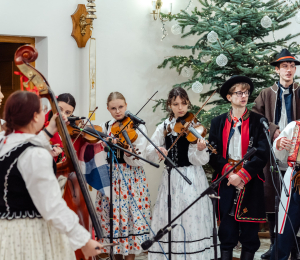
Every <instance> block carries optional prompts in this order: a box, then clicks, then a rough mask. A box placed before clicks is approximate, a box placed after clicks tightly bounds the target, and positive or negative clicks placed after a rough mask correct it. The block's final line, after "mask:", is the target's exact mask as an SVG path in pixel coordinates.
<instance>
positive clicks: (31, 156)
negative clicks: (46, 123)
mask: <svg viewBox="0 0 300 260" xmlns="http://www.w3.org/2000/svg"><path fill="white" fill-rule="evenodd" d="M3 138H5V139H6V141H5V144H4V142H1V145H0V157H2V156H3V155H5V154H6V153H7V152H9V151H10V150H11V149H13V148H14V147H16V146H18V145H20V144H22V143H24V142H27V141H30V142H31V143H32V144H35V145H37V146H39V147H32V146H31V147H28V148H27V149H26V150H25V151H24V152H23V153H22V154H21V155H20V156H19V159H18V162H17V167H18V170H19V171H20V173H21V175H22V177H23V180H24V182H25V184H26V187H27V190H28V192H29V194H30V196H31V198H32V201H33V203H34V205H35V206H36V208H37V210H38V211H39V212H40V214H41V215H42V217H43V218H44V219H45V220H46V221H48V222H50V223H51V224H52V225H53V227H54V228H56V229H57V230H58V231H60V232H61V233H64V234H66V235H67V236H68V238H69V241H70V244H71V247H72V249H73V250H74V251H75V250H77V249H79V248H81V247H82V246H84V245H85V244H86V243H87V242H88V240H89V239H90V238H91V235H90V233H89V232H88V231H87V230H86V229H85V228H84V227H83V226H81V225H80V224H79V218H78V216H77V215H76V214H75V213H74V212H73V211H72V210H71V209H70V208H69V207H68V206H67V204H66V202H65V201H64V199H63V198H62V197H61V190H60V187H59V184H58V181H57V179H56V177H55V174H54V172H53V158H52V156H51V154H50V153H49V151H50V150H51V149H52V148H51V146H50V143H49V141H48V140H47V138H46V136H45V134H44V132H43V131H41V132H40V133H39V134H38V135H34V134H25V133H24V134H19V133H17V134H16V133H12V134H10V135H8V136H7V137H5V136H4V132H1V133H0V139H3Z"/></svg>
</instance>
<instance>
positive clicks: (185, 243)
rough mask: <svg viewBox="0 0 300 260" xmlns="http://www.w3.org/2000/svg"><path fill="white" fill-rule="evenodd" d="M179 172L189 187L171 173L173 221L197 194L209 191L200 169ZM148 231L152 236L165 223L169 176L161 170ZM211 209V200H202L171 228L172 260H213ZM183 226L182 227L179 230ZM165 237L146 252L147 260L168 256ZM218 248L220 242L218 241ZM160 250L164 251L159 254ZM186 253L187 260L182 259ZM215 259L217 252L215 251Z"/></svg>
mask: <svg viewBox="0 0 300 260" xmlns="http://www.w3.org/2000/svg"><path fill="white" fill-rule="evenodd" d="M179 170H180V171H181V172H182V173H183V174H184V175H185V176H186V177H188V178H189V179H190V181H191V182H192V185H189V184H188V183H187V182H186V181H185V180H184V179H183V178H182V177H181V175H179V173H178V172H176V171H175V170H174V169H173V170H172V171H171V215H172V219H174V218H175V217H176V216H177V215H178V214H180V213H181V212H182V211H183V210H184V209H186V208H187V207H188V206H189V205H190V204H191V203H192V202H194V201H195V200H196V199H197V198H198V197H199V196H200V194H201V193H202V192H203V191H204V190H205V189H207V188H208V182H207V178H206V176H205V172H204V170H203V168H202V167H201V166H193V165H191V166H188V167H180V168H179ZM152 215H153V220H152V223H151V227H152V229H153V231H154V232H155V233H157V232H158V231H159V229H161V228H162V227H164V226H166V225H167V223H168V174H167V170H164V172H163V175H162V181H161V184H160V187H159V191H158V195H157V201H156V203H155V206H154V209H153V213H152ZM213 221H216V219H215V216H213V208H212V203H211V199H210V198H209V197H208V196H204V197H203V198H201V199H200V200H199V201H197V203H195V204H194V205H193V206H192V207H191V208H190V209H188V210H187V211H186V212H185V213H184V214H183V215H182V216H181V217H179V218H178V219H177V220H176V221H175V223H174V224H177V226H176V227H175V228H174V229H173V230H172V232H171V235H172V236H171V242H172V244H171V246H172V247H171V253H172V260H179V259H182V260H184V259H187V260H209V259H214V250H213V237H212V235H213ZM180 225H182V226H180ZM168 241H169V239H168V234H166V235H164V236H163V237H162V238H161V239H160V240H159V242H160V244H158V243H154V244H153V245H152V246H151V247H150V248H149V254H148V259H149V260H164V259H166V258H165V256H164V254H163V251H164V252H165V253H166V254H168V253H169V252H168V251H169V250H168ZM218 244H219V241H218ZM162 249H163V250H162ZM185 253H186V258H185ZM218 257H220V251H219V248H218Z"/></svg>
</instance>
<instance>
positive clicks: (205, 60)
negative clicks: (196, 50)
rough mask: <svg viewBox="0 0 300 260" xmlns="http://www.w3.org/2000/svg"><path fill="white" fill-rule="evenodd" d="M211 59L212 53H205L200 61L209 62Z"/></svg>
mask: <svg viewBox="0 0 300 260" xmlns="http://www.w3.org/2000/svg"><path fill="white" fill-rule="evenodd" d="M210 60H211V55H203V56H201V58H200V61H201V62H203V63H206V62H208V61H210Z"/></svg>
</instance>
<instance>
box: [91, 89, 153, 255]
mask: <svg viewBox="0 0 300 260" xmlns="http://www.w3.org/2000/svg"><path fill="white" fill-rule="evenodd" d="M107 109H108V111H109V112H110V113H111V115H112V117H113V119H112V120H110V121H108V122H106V123H104V124H102V125H101V126H102V129H103V132H104V133H105V134H108V135H110V136H114V134H113V133H112V130H113V129H114V126H116V125H118V124H120V123H121V122H122V121H123V120H124V117H125V112H126V109H127V104H126V100H125V98H124V96H123V95H122V94H121V93H119V92H112V93H111V94H110V95H109V96H108V98H107ZM140 128H141V130H142V131H144V132H147V131H146V128H145V126H143V125H141V126H140ZM136 132H137V134H138V138H137V139H136V140H135V141H134V142H133V145H134V146H135V148H136V149H138V150H139V152H140V153H141V154H140V156H142V157H143V156H144V154H145V149H146V146H147V140H146V139H145V138H144V136H143V135H142V134H140V133H139V131H136ZM129 150H131V149H129ZM117 157H119V158H117V160H118V162H119V166H120V167H117V165H116V164H115V165H114V169H113V205H112V206H113V230H114V233H113V237H114V242H119V243H120V245H119V246H115V247H114V253H115V256H116V259H117V260H118V259H123V257H122V255H124V256H125V259H126V260H133V259H134V258H135V255H138V254H140V253H141V252H142V248H141V244H142V243H143V242H144V241H146V240H147V239H148V237H149V227H148V225H147V223H146V221H145V220H144V218H143V216H144V217H145V218H146V219H147V222H148V223H149V221H150V215H151V213H150V195H149V191H148V184H147V181H146V175H145V172H144V169H143V167H142V166H143V165H144V162H143V161H141V160H134V157H133V156H131V155H130V154H127V153H123V152H122V151H120V153H119V156H117ZM121 171H122V173H123V175H124V178H125V180H126V182H127V184H128V187H127V186H126V184H125V181H124V179H123V175H122V173H121ZM129 191H130V192H131V193H132V197H131V195H130V194H129ZM134 200H135V201H136V204H135V203H134ZM109 201H110V199H109V198H108V197H106V196H103V195H102V194H101V193H100V192H98V194H97V199H96V207H97V214H98V216H99V218H100V219H101V221H102V227H103V230H104V233H105V236H106V237H108V238H107V239H101V240H100V242H101V243H109V237H110V233H109V232H110V226H109V223H110V221H109V208H110V205H109ZM104 251H105V249H104Z"/></svg>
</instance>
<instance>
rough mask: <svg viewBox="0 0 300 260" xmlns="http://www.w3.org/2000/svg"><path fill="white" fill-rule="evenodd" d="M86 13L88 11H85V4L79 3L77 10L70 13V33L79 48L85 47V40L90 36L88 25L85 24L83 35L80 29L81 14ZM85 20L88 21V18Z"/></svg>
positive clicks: (84, 14)
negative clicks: (71, 26) (71, 28)
mask: <svg viewBox="0 0 300 260" xmlns="http://www.w3.org/2000/svg"><path fill="white" fill-rule="evenodd" d="M87 14H88V12H87V11H86V8H85V5H83V4H79V5H78V6H77V10H76V11H75V13H74V14H72V15H71V17H72V23H73V31H72V34H71V35H72V37H73V38H74V39H75V41H76V42H77V46H78V47H79V48H83V47H85V45H86V43H87V41H88V40H89V38H90V37H91V30H90V25H87V26H86V27H85V34H84V35H82V31H81V28H80V19H83V16H84V17H86V15H87ZM82 15H83V16H82ZM85 21H86V23H90V19H86V20H85ZM81 22H83V21H81Z"/></svg>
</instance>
